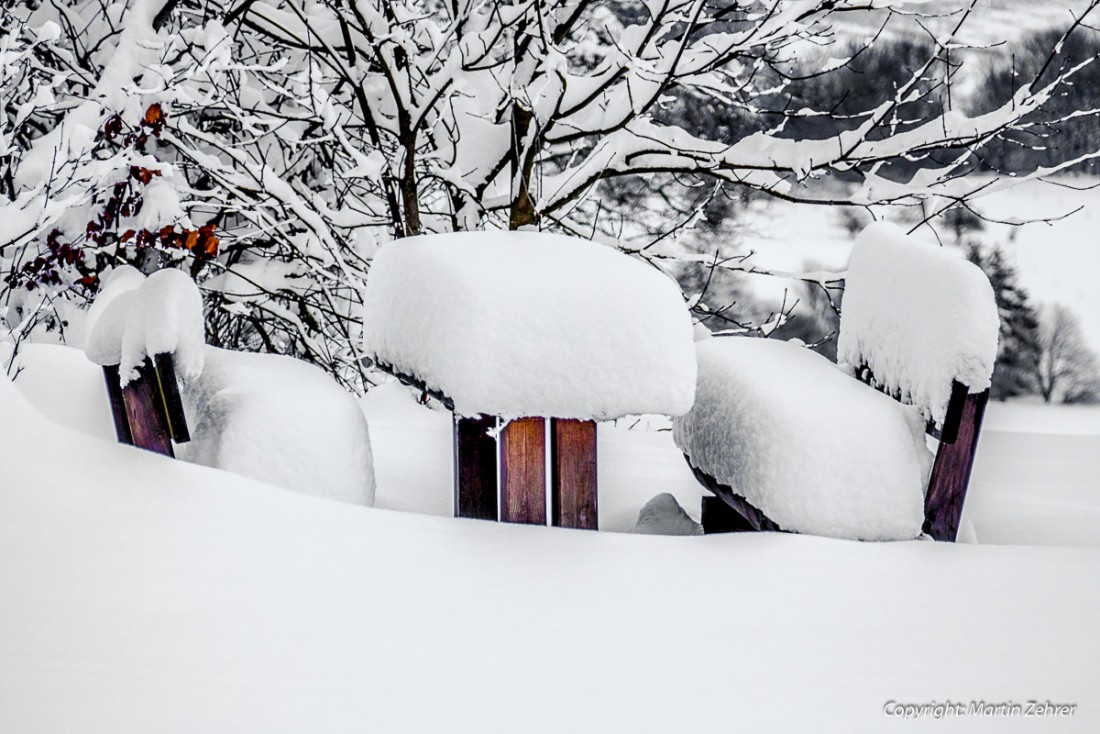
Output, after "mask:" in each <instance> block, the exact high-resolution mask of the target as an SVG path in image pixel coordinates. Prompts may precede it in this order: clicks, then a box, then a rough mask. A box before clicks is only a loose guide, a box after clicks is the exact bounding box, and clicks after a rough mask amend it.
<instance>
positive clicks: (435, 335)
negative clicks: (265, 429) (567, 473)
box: [364, 232, 695, 420]
mask: <svg viewBox="0 0 1100 734" xmlns="http://www.w3.org/2000/svg"><path fill="white" fill-rule="evenodd" d="M365 301H366V304H365V311H366V314H367V316H366V323H365V325H364V341H365V345H366V350H367V352H368V353H369V354H371V355H372V356H373V357H374V358H375V359H376V360H377V361H379V362H381V363H384V364H386V365H389V366H391V367H393V368H394V369H396V370H397V371H399V372H401V373H405V374H409V375H413V376H415V377H417V378H418V379H420V380H423V381H424V382H425V383H426V384H427V385H428V386H429V387H431V388H434V389H436V390H439V391H440V392H442V393H443V394H445V395H446V396H448V397H449V398H451V399H452V400H453V401H454V406H455V412H457V413H459V414H460V415H475V414H479V413H483V414H495V415H500V416H503V417H506V418H512V417H519V416H527V415H545V416H556V417H560V418H581V419H596V420H607V419H612V418H619V417H622V416H624V415H630V414H638V413H660V414H665V415H682V414H683V413H685V412H686V411H687V410H688V409H689V408H690V407H691V404H692V400H693V393H694V386H695V355H694V351H693V349H692V324H691V318H690V316H689V314H688V310H687V309H686V308H685V307H684V302H683V298H682V297H681V294H680V291H679V289H678V288H677V287H676V285H675V283H674V282H673V281H672V280H670V279H669V278H667V277H665V276H664V275H662V274H661V273H660V272H658V271H657V270H654V269H652V268H649V267H647V266H646V265H644V264H643V263H641V262H638V261H636V260H634V259H632V258H630V257H629V256H627V255H624V254H622V253H620V252H618V251H616V250H613V249H611V248H609V247H605V246H602V245H599V244H596V243H592V242H588V241H585V240H580V239H575V238H571V237H564V236H559V235H549V234H540V233H534V232H462V233H454V234H445V235H431V236H425V237H417V238H413V239H405V240H400V241H397V242H393V243H391V244H389V245H387V246H385V247H383V248H382V249H381V250H380V251H379V253H378V255H377V256H376V257H375V259H374V261H373V263H372V265H371V271H370V275H369V277H368V279H367V292H366V297H365Z"/></svg>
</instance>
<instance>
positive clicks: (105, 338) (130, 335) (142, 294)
mask: <svg viewBox="0 0 1100 734" xmlns="http://www.w3.org/2000/svg"><path fill="white" fill-rule="evenodd" d="M204 346H205V339H204V326H203V309H202V294H200V293H199V289H198V286H196V285H195V282H194V281H193V280H191V278H190V277H189V276H188V275H187V273H184V272H183V271H180V270H174V269H171V268H168V269H165V270H159V271H157V272H156V273H153V274H152V275H150V276H149V277H148V278H146V277H145V276H144V275H142V274H141V273H140V272H138V271H137V270H135V269H134V268H132V267H130V266H129V265H123V266H121V267H118V268H115V269H114V270H113V271H112V272H111V274H110V275H109V276H107V278H106V279H105V280H104V282H103V290H102V291H100V293H99V295H98V296H96V299H95V302H94V303H92V307H91V308H90V309H89V310H88V319H87V322H86V327H85V340H84V353H85V354H86V355H87V357H88V359H90V360H91V361H93V362H95V363H96V364H100V365H115V364H117V365H119V374H120V377H121V379H122V384H123V385H126V384H127V383H128V382H130V381H131V380H133V379H135V378H136V377H137V371H138V368H139V367H140V366H141V364H142V363H143V362H144V361H145V358H146V357H150V358H152V357H153V356H155V355H157V354H171V355H172V361H173V364H174V366H175V369H176V372H177V373H178V374H179V376H180V377H182V378H183V379H187V380H189V379H193V378H195V377H197V376H198V375H199V374H200V373H201V372H202V366H203V347H204Z"/></svg>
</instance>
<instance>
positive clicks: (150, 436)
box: [122, 359, 175, 457]
mask: <svg viewBox="0 0 1100 734" xmlns="http://www.w3.org/2000/svg"><path fill="white" fill-rule="evenodd" d="M122 402H123V404H124V405H125V406H126V418H127V420H128V422H129V424H130V435H131V436H132V437H133V439H134V446H137V447H138V448H142V449H146V450H148V451H155V452H156V453H158V454H164V455H165V456H172V457H174V456H175V452H173V451H172V439H171V435H170V433H169V430H168V415H167V414H166V413H165V410H164V398H163V397H162V396H161V394H160V386H159V383H158V380H157V374H156V369H155V368H154V367H153V363H152V362H151V361H149V360H148V359H147V360H145V363H144V364H142V365H141V368H140V369H139V370H138V378H137V379H136V380H132V381H130V382H129V383H128V384H127V385H126V387H124V388H122Z"/></svg>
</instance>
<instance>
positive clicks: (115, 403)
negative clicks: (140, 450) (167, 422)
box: [103, 364, 134, 446]
mask: <svg viewBox="0 0 1100 734" xmlns="http://www.w3.org/2000/svg"><path fill="white" fill-rule="evenodd" d="M103 379H104V381H105V382H106V383H107V402H108V404H110V406H111V419H112V420H113V421H114V423H115V436H117V437H118V442H119V443H124V444H126V445H127V446H133V445H134V437H133V436H132V435H131V434H130V420H129V419H128V418H127V417H126V405H125V404H124V403H123V401H122V385H120V384H119V376H118V365H117V364H109V365H104V367H103Z"/></svg>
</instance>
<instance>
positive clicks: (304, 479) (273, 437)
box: [177, 347, 375, 506]
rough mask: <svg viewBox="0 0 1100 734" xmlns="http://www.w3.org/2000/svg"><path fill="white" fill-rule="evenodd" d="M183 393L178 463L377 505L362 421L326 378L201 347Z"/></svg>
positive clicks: (316, 371) (351, 400)
mask: <svg viewBox="0 0 1100 734" xmlns="http://www.w3.org/2000/svg"><path fill="white" fill-rule="evenodd" d="M205 351H206V354H205V367H204V368H203V371H202V376H201V377H199V378H198V379H196V380H194V381H192V382H191V383H190V384H189V385H188V386H187V387H186V388H185V389H184V391H183V398H184V402H185V408H186V410H187V414H188V416H190V420H191V434H192V440H191V443H189V444H184V445H182V446H179V447H177V450H178V451H179V453H180V458H182V459H185V460H187V461H190V462H193V463H196V464H203V465H205V466H211V467H215V468H217V469H224V470H226V471H231V472H234V473H236V474H241V475H243V476H246V477H250V478H252V479H256V480H259V481H261V482H267V483H268V484H273V485H275V486H278V487H283V488H285V489H290V490H294V491H297V492H302V493H305V494H310V495H314V496H318V497H327V498H329V499H335V500H341V501H343V502H350V503H353V504H360V505H368V506H369V505H373V504H374V486H375V483H374V469H373V462H372V457H371V446H370V435H369V433H368V431H367V421H366V418H364V417H363V413H362V412H361V411H360V410H359V405H358V402H357V401H356V399H355V397H354V396H352V395H351V394H350V393H348V392H346V391H345V390H344V389H343V388H341V387H340V386H339V385H338V384H337V383H335V382H334V381H333V380H332V378H331V377H330V376H329V375H327V374H326V373H325V372H324V371H323V370H321V369H320V368H318V367H315V366H313V365H310V364H307V363H305V362H302V361H299V360H297V359H293V358H291V357H284V356H281V355H275V354H253V353H247V352H232V351H227V350H224V349H217V348H215V347H206V350H205Z"/></svg>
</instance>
